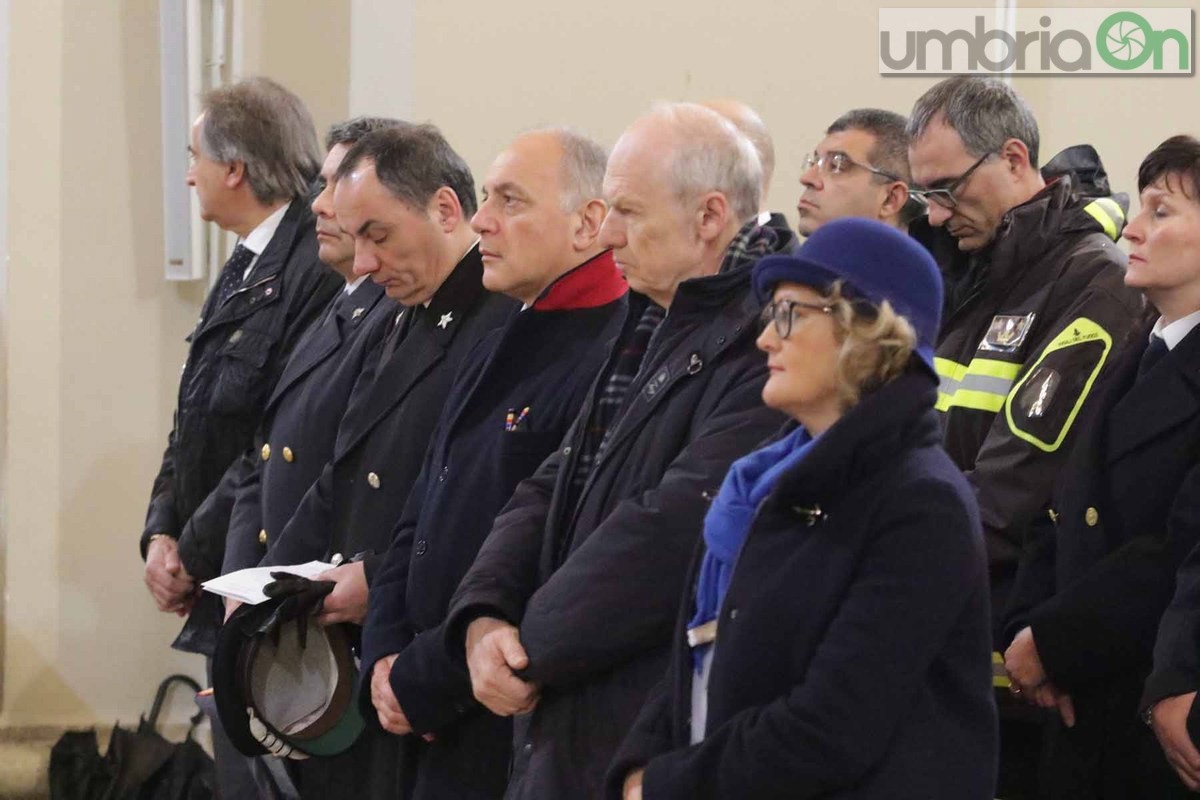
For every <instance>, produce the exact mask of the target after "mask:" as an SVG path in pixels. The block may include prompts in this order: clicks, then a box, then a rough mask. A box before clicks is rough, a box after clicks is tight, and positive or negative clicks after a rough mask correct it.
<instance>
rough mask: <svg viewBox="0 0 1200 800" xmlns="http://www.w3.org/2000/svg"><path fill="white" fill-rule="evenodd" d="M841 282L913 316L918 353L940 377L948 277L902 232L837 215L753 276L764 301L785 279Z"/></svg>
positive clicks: (853, 293) (853, 292) (848, 290)
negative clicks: (937, 346)
mask: <svg viewBox="0 0 1200 800" xmlns="http://www.w3.org/2000/svg"><path fill="white" fill-rule="evenodd" d="M839 280H840V281H842V282H843V287H842V289H843V292H844V293H845V294H846V296H847V297H851V298H861V299H863V300H867V301H869V302H871V303H873V304H875V305H879V304H880V303H882V302H883V301H884V300H887V301H888V302H889V303H891V305H892V308H894V309H895V310H896V313H898V314H899V315H900V316H902V317H904V318H905V319H907V320H908V322H909V324H911V325H912V326H913V329H914V330H915V331H916V333H917V347H916V355H917V357H918V358H920V359H921V361H922V362H924V364H925V366H927V367H928V368H929V371H930V372H931V373H932V374H933V375H934V377H935V378H936V377H937V370H936V369H935V368H934V366H933V350H934V343H935V342H936V341H937V332H938V325H939V324H940V322H941V314H942V275H941V272H940V271H939V270H938V266H937V263H936V262H935V261H934V260H933V256H931V255H930V254H929V251H927V250H926V249H925V248H924V247H922V246H921V245H920V244H918V243H917V242H916V240H914V239H913V238H912V237H910V236H908V235H907V234H905V233H903V232H901V231H900V230H898V229H896V228H893V227H892V226H890V225H885V224H883V223H882V222H876V221H875V220H870V219H858V218H851V217H847V218H844V219H837V220H834V221H832V222H828V223H826V224H825V225H822V226H821V227H820V228H818V229H817V231H816V232H815V233H813V235H812V236H810V237H808V239H807V240H805V242H804V244H803V245H801V246H800V247H799V248H798V249H797V250H796V251H795V252H794V253H791V254H790V255H773V256H767V257H766V258H763V259H762V260H760V261H759V262H758V263H757V264H756V265H755V266H754V274H753V281H754V293H755V294H756V295H757V296H758V299H759V302H762V303H766V302H768V301H769V300H770V299H771V294H772V292H773V291H774V290H775V286H776V285H777V284H779V283H780V282H782V281H790V282H792V283H799V284H803V285H804V286H811V287H813V288H816V289H825V288H826V287H828V286H829V285H831V284H832V283H833V282H834V281H839Z"/></svg>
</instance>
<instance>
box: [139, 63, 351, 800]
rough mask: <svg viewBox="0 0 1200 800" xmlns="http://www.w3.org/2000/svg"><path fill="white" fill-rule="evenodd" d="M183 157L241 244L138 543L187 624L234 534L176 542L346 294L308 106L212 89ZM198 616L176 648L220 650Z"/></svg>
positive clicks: (225, 781)
mask: <svg viewBox="0 0 1200 800" xmlns="http://www.w3.org/2000/svg"><path fill="white" fill-rule="evenodd" d="M188 150H189V152H190V153H191V156H192V165H191V168H190V169H189V170H188V175H187V181H188V184H189V185H191V186H192V187H194V188H195V190H196V195H197V198H198V199H199V201H200V214H201V216H202V217H203V218H204V219H206V220H209V221H212V222H215V223H216V224H217V225H219V226H220V227H221V228H223V229H225V230H227V231H231V232H233V233H236V234H237V236H238V237H239V242H238V245H237V246H236V247H235V248H234V251H233V255H232V256H230V258H229V261H228V262H227V263H226V264H225V267H224V269H223V270H222V272H221V274H220V275H219V276H218V278H217V281H216V283H215V284H214V286H213V288H212V290H211V291H210V292H209V295H208V298H207V299H206V300H205V302H204V307H203V309H202V311H201V315H200V321H199V322H198V323H197V325H196V329H195V330H194V331H193V332H192V334H191V336H190V337H189V341H190V342H191V346H190V349H189V351H188V357H187V361H186V363H185V364H184V367H183V376H182V377H181V378H180V382H179V400H178V406H177V408H176V411H175V424H174V427H173V429H172V431H171V434H170V437H169V439H168V440H167V448H166V452H165V453H164V455H163V460H162V465H161V467H160V468H159V472H158V477H157V478H155V481H154V488H153V491H152V493H151V497H150V508H149V511H148V512H147V514H146V524H145V528H144V530H143V532H142V536H141V551H142V555H143V557H144V558H145V559H146V568H145V582H146V585H147V587H148V588H149V589H150V593H151V595H152V596H153V597H154V600H155V602H156V604H157V605H158V608H159V610H161V611H165V612H174V613H177V614H179V615H181V616H183V615H186V614H188V612H190V611H191V610H192V607H193V604H194V603H195V602H196V598H197V592H198V585H199V582H200V581H203V580H207V579H209V578H213V577H216V576H217V575H218V574H220V571H221V558H222V552H223V547H224V534H225V529H224V527H223V526H200V527H199V528H196V527H193V528H192V529H191V533H190V534H189V535H188V536H186V537H184V538H181V535H182V534H183V533H184V531H185V527H186V526H187V525H188V524H189V522H190V521H191V518H192V516H193V514H194V513H195V512H196V510H197V509H198V508H199V507H200V505H201V503H202V501H204V499H205V498H206V497H207V496H208V495H209V493H210V492H212V490H213V489H215V488H216V487H217V485H218V483H219V481H220V480H221V477H222V475H224V474H225V472H226V470H227V469H228V468H230V466H231V465H232V464H233V463H234V462H235V461H236V460H237V459H239V457H240V456H241V454H242V453H243V452H244V451H245V450H246V449H247V448H249V447H250V445H251V444H252V443H253V441H254V433H255V431H256V430H257V428H258V425H259V421H260V419H261V417H262V413H263V408H264V406H265V404H266V401H267V396H268V394H269V393H270V391H271V387H272V386H274V384H275V381H276V379H277V378H278V377H279V374H280V371H281V370H282V369H283V365H284V364H285V363H286V362H287V358H288V355H289V354H290V353H291V351H292V349H293V347H294V346H295V344H296V342H297V340H298V339H299V338H300V335H301V333H303V332H304V330H305V329H306V328H307V327H308V326H309V324H310V323H311V322H312V321H313V320H314V319H315V318H316V316H317V315H318V314H319V313H320V312H321V310H322V309H323V308H324V307H325V306H326V304H327V303H328V302H329V299H330V298H331V297H332V296H333V294H334V293H335V292H336V291H337V285H338V280H337V277H336V275H334V274H333V273H331V272H329V271H328V270H327V269H325V267H323V266H322V265H321V262H320V261H319V260H318V258H317V243H316V231H315V229H314V227H313V218H312V216H311V214H310V213H309V211H308V207H307V201H306V200H305V195H306V194H307V193H308V189H309V185H310V183H311V182H312V180H313V178H315V177H316V175H317V170H318V167H319V166H320V161H319V158H318V151H317V138H316V132H315V131H314V129H313V123H312V119H311V118H310V117H309V114H308V111H307V109H306V108H305V107H304V104H303V103H302V102H301V101H300V98H298V97H296V96H295V95H294V94H292V93H291V92H289V91H288V90H287V89H285V88H283V87H282V86H280V85H279V84H277V83H275V82H273V81H271V80H268V79H266V78H252V79H249V80H245V81H242V82H240V83H236V84H233V85H231V86H225V87H221V88H219V89H215V90H213V91H212V92H209V93H208V94H207V95H205V97H204V99H203V102H202V104H201V112H200V115H199V116H198V117H197V118H196V121H195V123H194V124H193V125H192V131H191V144H190V146H189V148H188ZM218 605H219V604H218ZM197 614H199V615H200V616H202V617H204V618H203V619H189V621H188V624H187V625H186V626H185V628H184V631H183V632H182V633H181V634H180V636H179V638H178V639H177V640H176V645H175V646H176V647H178V648H180V649H184V650H190V651H192V652H199V653H204V654H206V655H211V654H212V648H213V646H214V645H215V635H214V631H215V629H216V625H218V624H219V623H220V611H219V608H217V607H215V606H210V605H208V604H205V605H204V606H202V607H201V608H200V609H197ZM193 616H196V615H193ZM210 617H211V618H210ZM228 763H229V762H228V760H223V763H222V766H223V765H224V764H228ZM220 777H221V781H222V786H223V787H224V788H225V790H226V791H227V792H229V791H234V792H236V791H240V790H241V789H240V788H239V787H244V786H245V784H238V783H235V782H236V781H238V780H241V779H242V778H238V777H236V775H235V774H233V773H230V771H228V770H225V769H222V770H221V771H220ZM242 777H243V778H244V777H245V776H242ZM230 796H234V795H230Z"/></svg>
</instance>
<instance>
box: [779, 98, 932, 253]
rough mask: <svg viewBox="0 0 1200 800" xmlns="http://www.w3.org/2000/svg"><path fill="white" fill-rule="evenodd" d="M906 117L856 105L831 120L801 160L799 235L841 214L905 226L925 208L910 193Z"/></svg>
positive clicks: (839, 216) (812, 230) (809, 234)
mask: <svg viewBox="0 0 1200 800" xmlns="http://www.w3.org/2000/svg"><path fill="white" fill-rule="evenodd" d="M907 122H908V120H906V119H905V118H904V117H903V116H901V115H900V114H897V113H895V112H893V111H885V110H883V109H880V108H856V109H854V110H853V111H848V112H846V113H845V114H843V115H842V116H840V117H838V118H837V119H836V120H834V121H833V124H832V125H830V126H829V127H828V128H827V129H826V130H825V138H824V139H822V140H821V141H820V142H819V143H818V144H817V148H816V150H814V151H813V152H812V153H809V154H808V155H807V156H806V157H805V160H804V172H802V173H800V184H801V185H802V186H803V187H804V192H803V193H802V194H801V195H800V201H799V202H798V203H797V205H796V210H797V212H799V215H800V221H799V223H798V224H797V226H796V228H797V230H799V231H800V234H801V235H802V236H812V234H813V233H814V232H815V231H816V230H817V229H818V228H819V227H821V226H822V225H824V224H825V223H826V222H829V221H830V220H835V219H841V218H842V217H863V218H866V219H875V220H879V221H880V222H886V223H887V224H889V225H892V226H894V227H897V228H901V229H907V227H908V223H909V222H910V221H911V220H912V219H913V217H915V216H917V215H918V214H919V213H920V212H922V211H923V210H924V204H923V203H921V202H920V201H919V200H916V199H914V198H913V197H911V196H910V194H909V191H908V184H909V181H910V180H911V178H912V176H911V173H910V172H909V168H908V134H907V133H906V132H905V125H906V124H907Z"/></svg>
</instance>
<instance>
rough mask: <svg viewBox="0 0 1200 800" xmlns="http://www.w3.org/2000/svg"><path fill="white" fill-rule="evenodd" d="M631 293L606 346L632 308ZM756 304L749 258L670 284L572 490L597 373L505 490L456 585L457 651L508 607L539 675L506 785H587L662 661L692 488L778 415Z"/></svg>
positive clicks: (688, 541)
mask: <svg viewBox="0 0 1200 800" xmlns="http://www.w3.org/2000/svg"><path fill="white" fill-rule="evenodd" d="M635 297H636V296H632V295H631V302H630V312H629V315H628V317H627V322H626V325H625V328H624V330H623V333H622V336H621V338H620V340H619V341H618V343H617V345H616V347H615V348H614V353H616V352H618V351H619V349H620V347H621V344H622V342H624V341H625V336H626V335H627V334H628V332H630V331H631V330H632V329H633V327H634V326H635V325H636V323H637V321H638V319H639V318H640V316H641V313H642V311H643V309H644V307H645V303H646V300H645V298H637V301H636V302H635ZM758 313H759V307H758V304H757V302H755V300H754V298H753V297H752V296H751V291H750V267H749V266H743V267H739V268H736V269H733V270H730V271H728V272H724V273H721V274H718V275H713V276H708V277H704V278H698V279H692V280H689V281H685V282H684V283H682V284H680V286H679V289H678V291H677V292H676V294H675V297H674V300H673V302H672V304H671V308H670V311H669V313H668V314H667V316H666V318H665V320H664V321H663V322H662V323H661V324H660V326H659V328H658V330H657V332H656V333H655V336H654V339H653V340H652V342H651V344H650V348H649V350H648V351H647V353H646V355H645V358H644V361H643V363H642V366H641V370H640V372H639V373H638V375H637V377H636V378H635V379H634V380H633V382H632V384H631V385H630V387H629V389H628V393H627V395H626V397H625V402H624V405H623V407H622V411H621V413H620V415H619V417H618V418H617V420H616V421H614V423H613V427H612V428H610V432H609V442H608V445H607V448H606V449H605V450H604V451H603V453H602V454H601V456H600V457H599V458H598V459H597V460H596V462H595V464H594V465H593V467H592V469H591V471H590V473H589V475H588V477H587V481H586V483H585V484H584V485H583V487H582V489H580V490H578V491H572V489H571V482H572V479H573V477H574V475H575V472H576V458H577V456H578V454H579V450H580V442H581V441H582V439H583V435H584V426H585V424H586V421H587V420H589V419H590V418H591V416H592V408H593V406H594V405H595V402H596V399H597V394H598V393H599V391H600V390H601V389H603V386H601V385H600V384H601V383H603V381H598V383H597V386H596V387H595V389H594V391H593V392H592V394H591V395H590V396H589V398H588V401H587V403H586V404H585V406H584V408H583V410H582V411H581V412H580V417H579V420H581V421H582V422H580V421H577V422H576V424H575V425H573V426H572V429H571V431H570V433H568V434H567V437H566V438H565V439H564V440H563V446H562V447H560V448H558V449H557V450H556V451H555V453H554V454H553V455H552V456H550V457H549V458H548V459H547V460H546V461H545V462H544V463H543V464H542V465H541V467H539V468H538V471H537V472H536V473H535V474H534V476H533V477H532V478H530V479H528V480H526V481H524V482H522V483H521V484H520V485H519V486H518V487H517V490H516V492H515V493H514V494H513V498H512V500H510V501H509V503H508V505H507V506H506V507H505V509H504V511H503V512H502V513H501V515H500V516H499V517H497V519H496V523H495V526H494V527H493V529H492V533H491V535H490V536H489V537H488V539H487V541H486V542H485V543H484V545H483V548H482V549H481V550H480V553H479V557H478V558H477V559H476V561H475V563H474V565H473V566H472V567H471V570H470V571H469V572H468V573H467V575H466V577H465V578H464V579H463V582H462V584H461V586H460V587H459V589H458V591H457V593H456V594H455V597H454V599H453V601H452V602H451V607H450V615H449V619H448V623H447V642H448V644H449V645H450V646H451V647H455V648H456V649H457V652H456V655H457V657H460V658H461V656H462V650H463V635H464V633H465V627H466V625H467V624H468V623H469V622H470V620H472V619H474V618H476V617H478V616H482V615H487V616H495V617H499V618H503V619H507V620H509V621H511V622H513V623H514V624H518V625H519V627H520V637H521V642H522V643H523V644H524V646H525V649H526V651H527V652H528V654H529V659H530V666H529V668H528V670H527V671H526V673H525V677H527V678H528V679H530V680H533V681H536V682H537V683H538V684H540V685H541V686H542V696H541V701H540V702H539V704H538V707H537V709H536V710H535V711H534V712H533V714H532V715H531V717H529V718H525V719H523V720H522V723H523V724H524V723H526V722H527V723H528V730H527V731H524V732H519V735H518V736H517V737H516V745H517V748H516V751H515V756H514V766H513V776H512V779H511V781H510V784H509V789H508V795H507V796H509V797H513V798H531V799H532V798H560V797H561V798H566V797H570V798H579V799H580V800H585V798H595V797H599V796H600V795H601V792H602V787H603V778H604V770H605V768H606V766H607V765H608V762H609V760H610V759H611V758H612V755H613V753H614V752H615V750H616V748H617V745H618V744H620V742H621V739H622V737H623V736H624V735H625V732H626V731H627V730H628V728H629V725H630V724H631V723H632V722H633V720H634V718H635V717H636V716H637V712H638V710H639V709H640V708H641V705H642V702H643V700H644V699H645V695H646V692H647V691H648V690H649V689H650V687H651V686H653V684H654V683H655V682H656V681H657V680H658V679H659V678H660V677H661V675H662V671H663V669H664V667H665V666H666V660H667V655H668V653H669V646H668V642H669V641H670V635H671V630H672V628H673V626H674V622H675V615H676V610H677V608H678V605H679V597H680V594H681V592H682V590H683V582H684V578H685V576H686V574H687V570H688V564H689V562H690V560H691V553H692V550H693V548H694V546H695V543H696V541H697V539H698V537H699V535H700V524H701V520H702V518H703V516H704V510H705V497H706V496H708V494H709V493H712V492H715V491H716V490H717V488H718V487H719V486H720V483H721V479H722V478H723V477H724V475H725V471H726V470H727V469H728V468H729V464H730V463H731V462H732V461H733V459H735V458H737V457H738V456H740V455H743V454H745V453H747V452H749V451H750V450H752V449H754V447H755V446H756V445H757V444H758V443H759V442H761V441H762V440H763V439H764V438H765V437H767V436H769V435H770V434H771V433H772V432H773V431H774V430H775V429H777V428H778V426H779V424H780V422H781V421H782V418H781V417H780V415H778V414H777V413H776V412H774V411H772V410H770V409H768V408H766V407H765V406H763V404H762V399H761V394H762V387H763V384H764V382H765V380H766V359H765V358H764V356H763V355H762V353H759V352H758V351H757V350H756V349H755V346H754V340H755V337H756V334H757V318H758ZM608 372H609V370H608V369H605V370H604V373H605V374H607V373H608ZM569 497H578V501H577V502H575V503H573V504H569V503H568V500H567V499H568V498H569Z"/></svg>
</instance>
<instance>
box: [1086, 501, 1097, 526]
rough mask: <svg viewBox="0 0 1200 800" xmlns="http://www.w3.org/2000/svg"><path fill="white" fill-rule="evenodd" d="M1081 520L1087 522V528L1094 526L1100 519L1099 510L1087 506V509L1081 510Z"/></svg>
mask: <svg viewBox="0 0 1200 800" xmlns="http://www.w3.org/2000/svg"><path fill="white" fill-rule="evenodd" d="M1083 521H1084V522H1086V523H1087V524H1088V527H1089V528H1094V527H1096V523H1097V522H1099V521H1100V512H1099V511H1097V510H1096V509H1095V508H1094V507H1092V506H1088V510H1087V511H1085V512H1083Z"/></svg>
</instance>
